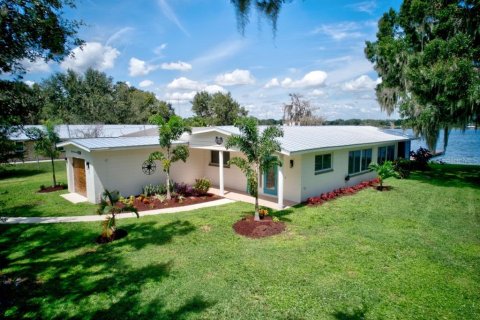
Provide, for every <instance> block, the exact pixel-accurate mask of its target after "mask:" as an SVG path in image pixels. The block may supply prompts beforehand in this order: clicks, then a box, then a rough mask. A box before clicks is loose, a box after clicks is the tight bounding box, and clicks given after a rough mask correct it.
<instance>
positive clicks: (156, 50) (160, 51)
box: [153, 43, 167, 56]
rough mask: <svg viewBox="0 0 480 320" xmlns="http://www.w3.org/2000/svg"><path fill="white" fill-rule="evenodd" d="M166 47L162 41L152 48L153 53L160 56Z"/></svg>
mask: <svg viewBox="0 0 480 320" xmlns="http://www.w3.org/2000/svg"><path fill="white" fill-rule="evenodd" d="M166 48H167V44H166V43H162V44H161V45H159V46H158V47H155V49H153V53H155V54H156V55H157V56H161V55H162V54H163V50H165V49H166Z"/></svg>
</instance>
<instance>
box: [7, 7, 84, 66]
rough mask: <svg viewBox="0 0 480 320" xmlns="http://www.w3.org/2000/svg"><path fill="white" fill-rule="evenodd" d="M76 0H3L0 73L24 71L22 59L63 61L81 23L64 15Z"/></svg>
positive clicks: (75, 44) (73, 43)
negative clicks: (65, 9)
mask: <svg viewBox="0 0 480 320" xmlns="http://www.w3.org/2000/svg"><path fill="white" fill-rule="evenodd" d="M74 6H75V5H74V1H73V0H36V1H31V0H30V1H18V0H4V1H1V2H0V43H1V44H2V45H1V47H2V49H1V51H0V73H7V72H13V73H23V72H24V71H25V70H24V67H23V64H22V61H23V60H30V61H35V60H36V59H43V60H45V61H49V60H53V61H57V62H58V61H60V60H62V59H63V58H64V57H65V56H67V55H68V54H69V53H70V50H71V49H72V47H73V46H78V45H81V44H82V43H83V41H82V40H80V39H79V38H77V37H76V34H77V30H78V28H79V27H80V25H81V22H79V21H75V20H67V19H65V18H63V17H62V16H61V14H62V9H63V8H64V7H71V8H73V7H74Z"/></svg>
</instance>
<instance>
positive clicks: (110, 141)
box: [58, 136, 186, 152]
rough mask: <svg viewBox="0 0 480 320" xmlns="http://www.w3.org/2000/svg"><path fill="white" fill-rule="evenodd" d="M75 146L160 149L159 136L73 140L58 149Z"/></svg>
mask: <svg viewBox="0 0 480 320" xmlns="http://www.w3.org/2000/svg"><path fill="white" fill-rule="evenodd" d="M184 143H186V142H185V141H175V142H174V144H184ZM67 145H74V146H76V147H78V148H80V149H83V150H86V151H89V152H90V151H99V150H111V149H130V148H131V149H140V148H148V147H156V146H158V147H159V144H158V136H156V137H155V136H150V137H117V138H88V139H71V140H68V141H66V142H62V143H59V144H58V147H64V146H67Z"/></svg>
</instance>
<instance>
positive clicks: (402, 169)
mask: <svg viewBox="0 0 480 320" xmlns="http://www.w3.org/2000/svg"><path fill="white" fill-rule="evenodd" d="M413 166H414V165H413V164H412V161H410V160H406V159H402V158H400V159H397V160H395V161H394V162H393V169H394V170H395V171H396V172H397V173H398V174H399V176H400V178H402V179H406V178H408V177H409V176H410V171H411V170H413Z"/></svg>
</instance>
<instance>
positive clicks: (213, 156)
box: [210, 150, 230, 168]
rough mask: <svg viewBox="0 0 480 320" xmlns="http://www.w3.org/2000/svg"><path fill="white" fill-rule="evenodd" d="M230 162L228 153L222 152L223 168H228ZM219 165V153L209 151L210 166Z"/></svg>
mask: <svg viewBox="0 0 480 320" xmlns="http://www.w3.org/2000/svg"><path fill="white" fill-rule="evenodd" d="M229 160H230V152H228V151H224V152H223V167H224V168H229V167H230V166H229V165H228V161H229ZM219 163H220V155H219V151H215V150H211V151H210V165H211V166H215V167H218V166H219Z"/></svg>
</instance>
